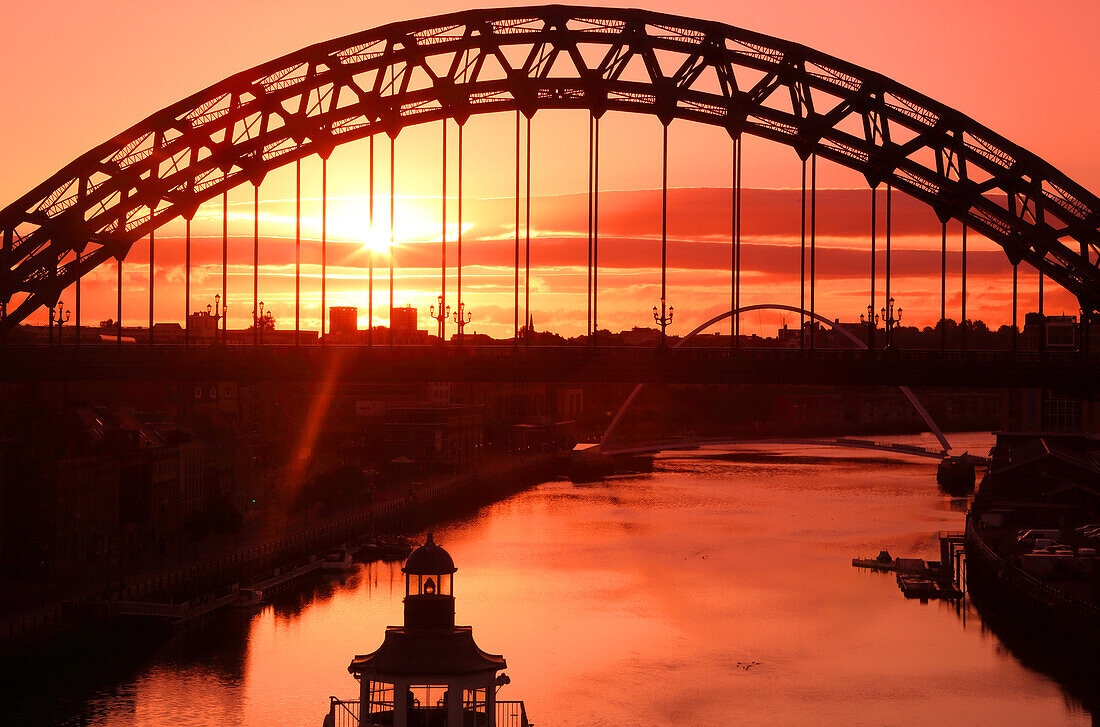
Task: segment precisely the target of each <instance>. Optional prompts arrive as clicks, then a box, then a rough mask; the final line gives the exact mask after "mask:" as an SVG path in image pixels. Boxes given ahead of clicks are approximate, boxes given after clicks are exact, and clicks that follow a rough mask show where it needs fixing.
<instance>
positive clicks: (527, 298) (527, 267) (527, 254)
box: [523, 116, 532, 346]
mask: <svg viewBox="0 0 1100 727" xmlns="http://www.w3.org/2000/svg"><path fill="white" fill-rule="evenodd" d="M524 172H525V174H526V177H527V191H526V194H525V195H524V202H525V204H526V212H525V214H524V218H523V219H524V222H523V232H524V238H525V239H526V242H525V243H524V252H523V317H524V321H525V322H524V324H523V330H524V334H523V343H524V345H526V346H530V345H531V327H532V325H531V324H532V317H531V117H530V116H528V117H527V165H526V169H525V170H524Z"/></svg>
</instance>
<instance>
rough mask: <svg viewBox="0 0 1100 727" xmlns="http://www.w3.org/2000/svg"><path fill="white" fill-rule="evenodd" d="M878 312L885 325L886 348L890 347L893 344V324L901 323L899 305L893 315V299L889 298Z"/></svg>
mask: <svg viewBox="0 0 1100 727" xmlns="http://www.w3.org/2000/svg"><path fill="white" fill-rule="evenodd" d="M879 313H880V314H881V315H882V322H883V323H884V324H885V325H886V348H891V347H893V345H894V326H896V325H897V324H899V323H901V307H900V306H899V307H898V313H897V315H896V316H895V315H894V299H893V298H890V300H888V301H886V305H885V306H883V307H882V308H881V309H880V310H879Z"/></svg>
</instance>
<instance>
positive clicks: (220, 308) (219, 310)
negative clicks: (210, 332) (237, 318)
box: [206, 293, 229, 343]
mask: <svg viewBox="0 0 1100 727" xmlns="http://www.w3.org/2000/svg"><path fill="white" fill-rule="evenodd" d="M221 302H222V296H221V293H217V294H215V295H214V308H213V310H212V311H211V309H210V304H209V303H207V304H206V315H208V316H210V317H211V318H213V319H214V343H217V342H218V327H219V326H218V323H219V322H220V321H221V320H222V319H223V318H225V316H226V314H227V313H228V312H229V304H228V303H226V304H225V305H222V304H221Z"/></svg>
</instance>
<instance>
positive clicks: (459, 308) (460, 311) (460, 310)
mask: <svg viewBox="0 0 1100 727" xmlns="http://www.w3.org/2000/svg"><path fill="white" fill-rule="evenodd" d="M463 126H464V123H462V122H459V124H458V266H457V280H455V286H456V288H457V296H458V297H457V298H456V299H455V301H456V312H457V317H456V318H455V323H456V325H457V326H458V345H459V346H461V345H462V334H463V332H464V331H465V329H466V323H467V319H465V318H463V316H464V315H465V312H466V309H465V307H464V306H463V305H462V130H463Z"/></svg>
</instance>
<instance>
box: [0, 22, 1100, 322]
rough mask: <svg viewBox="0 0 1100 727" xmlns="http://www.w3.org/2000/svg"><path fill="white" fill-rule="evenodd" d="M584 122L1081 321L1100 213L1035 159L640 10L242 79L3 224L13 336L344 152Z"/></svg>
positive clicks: (457, 37) (387, 41) (406, 37)
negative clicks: (970, 249) (698, 158)
mask: <svg viewBox="0 0 1100 727" xmlns="http://www.w3.org/2000/svg"><path fill="white" fill-rule="evenodd" d="M548 108H556V109H586V110H588V111H590V112H591V113H592V114H593V116H594V117H595V118H597V119H598V118H599V117H600V116H601V115H602V114H604V113H605V112H606V111H611V110H614V111H626V112H635V113H644V114H650V115H655V116H656V117H657V118H658V119H659V120H660V121H661V122H662V123H663V124H665V125H666V127H667V125H668V124H669V123H670V122H671V121H672V120H674V119H686V120H690V121H695V122H699V123H705V124H711V125H714V126H720V127H722V128H725V129H726V130H727V131H728V132H729V134H730V135H731V137H732V138H733V139H734V140H739V139H740V138H741V137H742V135H745V134H748V135H751V136H756V137H761V138H764V139H768V140H773V141H776V142H779V143H782V144H786V145H789V146H791V147H793V148H794V149H795V151H796V152H797V153H798V155H799V156H800V157H801V158H802V159H803V160H804V161H805V160H806V159H807V158H808V157H810V156H811V155H816V156H820V157H821V158H823V159H828V160H831V161H834V162H836V163H838V164H841V165H843V166H845V167H849V168H851V169H854V170H857V171H858V172H861V173H862V174H863V175H864V176H865V177H866V179H867V180H868V182H869V184H870V185H871V187H872V188H876V187H877V186H879V185H881V184H887V185H890V187H892V188H896V189H898V190H901V191H903V192H905V193H907V194H909V195H911V196H913V197H915V198H917V199H919V200H921V201H923V202H925V203H927V204H928V205H930V206H932V207H933V208H934V210H935V211H936V213H937V214H938V216H939V218H940V220H941V222H943V223H944V224H945V225H946V222H947V221H948V220H951V219H954V220H958V221H960V222H962V223H963V224H964V225H965V227H964V230H965V229H967V228H970V229H973V230H975V231H977V232H979V233H981V234H983V235H985V236H986V237H988V238H990V239H992V240H993V241H995V242H996V243H998V244H999V245H1000V246H1001V247H1002V248H1003V249H1004V251H1005V253H1006V255H1007V256H1008V259H1009V260H1010V261H1011V263H1012V264H1013V265H1017V264H1019V263H1021V262H1023V263H1026V264H1028V265H1030V266H1032V267H1034V268H1036V269H1038V270H1039V271H1040V272H1041V273H1042V275H1044V276H1046V277H1049V278H1050V279H1052V280H1053V281H1055V282H1056V283H1057V284H1058V285H1060V286H1062V287H1063V288H1065V289H1066V290H1068V291H1069V292H1071V293H1072V294H1073V295H1074V296H1075V297H1076V298H1077V300H1078V301H1079V302H1080V305H1081V308H1082V310H1083V311H1084V312H1085V313H1088V314H1091V313H1092V312H1094V311H1096V310H1098V306H1100V269H1098V265H1100V229H1098V228H1100V200H1098V199H1097V197H1096V196H1095V195H1093V194H1092V193H1090V192H1089V191H1088V190H1086V189H1084V188H1083V187H1082V186H1081V185H1079V184H1077V183H1075V182H1074V181H1073V180H1071V179H1069V178H1068V177H1067V176H1066V175H1064V174H1063V173H1061V172H1059V171H1058V170H1057V169H1055V168H1053V167H1052V166H1051V165H1049V164H1048V163H1046V162H1044V161H1043V160H1042V159H1040V158H1038V157H1037V156H1035V155H1034V154H1032V153H1030V152H1028V151H1027V150H1026V149H1023V148H1022V147H1020V146H1018V145H1016V144H1013V143H1012V142H1010V141H1008V140H1007V139H1004V138H1003V137H1001V136H999V135H997V134H996V133H994V132H992V131H991V130H989V129H987V128H985V127H984V126H982V125H981V124H979V123H977V122H975V121H974V120H972V119H970V118H968V117H967V116H965V115H964V114H962V113H959V112H958V111H955V110H954V109H951V108H948V107H947V106H944V105H943V104H940V103H938V102H936V101H934V100H932V99H931V98H928V97H927V96H924V95H922V94H920V93H917V92H915V91H913V90H911V89H909V88H906V87H905V86H903V85H901V84H899V83H896V82H894V81H892V80H890V79H888V78H885V77H883V76H882V75H880V74H878V73H875V72H872V71H869V70H866V69H864V68H860V67H858V66H855V65H853V64H851V63H847V62H845V61H842V60H840V59H838V58H834V57H831V56H829V55H826V54H824V53H820V52H818V51H815V50H813V49H810V48H807V47H805V46H802V45H799V44H796V43H791V42H787V41H784V40H779V39H776V38H772V37H768V36H765V35H761V34H758V33H753V32H751V31H747V30H742V29H740V28H735V27H731V26H728V25H724V24H721V23H716V22H709V21H704V20H696V19H690V18H684V17H677V16H673V15H666V14H661V13H654V12H648V11H642V10H628V9H614V8H588V7H569V6H560V5H549V6H542V7H525V8H501V9H485V10H471V11H466V12H459V13H453V14H448V15H441V16H437V17H433V18H426V19H419V20H412V21H407V22H399V23H394V24H390V25H386V26H383V27H379V28H375V29H371V30H366V31H363V32H360V33H355V34H352V35H348V36H345V37H343V38H339V39H335V40H331V41H327V42H324V43H319V44H316V45H312V46H309V47H307V48H303V49H301V50H299V51H296V52H294V53H291V54H289V55H286V56H283V57H282V58H278V59H275V60H272V61H270V62H268V63H264V64H262V65H259V66H256V67H255V68H252V69H249V70H247V71H243V72H241V73H237V74H235V75H233V76H231V77H229V78H227V79H225V80H223V81H221V82H220V83H217V84H215V85H213V86H210V87H209V88H207V89H204V90H202V91H200V92H198V93H196V94H193V95H191V96H189V97H187V98H185V99H183V100H181V101H179V102H178V103H176V104H173V105H171V106H169V107H168V108H165V109H163V110H161V111H159V112H157V113H155V114H153V115H151V116H150V117H148V118H146V119H145V120H143V121H141V122H140V123H138V124H136V125H135V126H133V127H131V128H130V129H128V130H126V131H124V132H122V133H121V134H119V135H118V136H116V137H115V138H113V139H110V140H109V141H106V142H104V143H103V144H101V145H99V146H98V147H96V148H94V149H92V150H91V151H89V152H87V153H86V154H84V155H83V156H81V157H79V158H78V159H75V160H74V161H73V162H71V163H70V164H68V165H66V166H65V167H64V168H63V169H61V170H60V171H58V172H57V173H56V174H54V175H53V176H52V177H50V178H49V179H47V180H46V181H44V182H42V183H41V184H39V185H37V186H36V187H34V188H33V189H31V190H30V191H28V192H27V193H26V194H24V195H23V196H22V197H20V198H19V199H18V200H16V201H15V202H13V203H12V204H11V205H9V206H8V207H6V208H5V209H3V210H2V211H0V234H2V250H0V256H2V260H3V265H2V266H0V304H2V309H3V311H2V312H3V319H2V320H0V333H2V332H4V331H7V330H8V329H10V328H12V327H13V326H15V325H16V324H18V323H19V322H20V321H22V320H24V319H25V318H26V317H27V316H28V315H29V314H31V313H32V312H33V311H35V310H36V309H38V308H39V307H41V306H53V305H55V304H56V303H57V301H58V298H59V296H60V295H61V293H62V291H63V290H64V289H65V288H67V287H68V286H70V285H72V284H73V283H75V282H78V281H79V279H80V278H81V276H83V275H84V274H86V273H88V272H89V271H91V270H93V269H94V268H96V267H97V266H99V265H101V264H103V263H105V262H107V261H109V260H112V259H117V260H121V259H123V258H124V257H125V255H126V253H127V251H128V250H129V248H130V247H131V246H132V245H133V244H134V242H135V241H137V240H138V239H140V238H142V237H144V236H145V235H147V234H150V233H152V232H153V231H154V230H156V229H157V228H159V227H160V226H162V225H164V224H165V223H166V222H168V221H170V220H172V219H174V218H177V217H183V218H185V219H190V218H191V217H192V216H193V215H194V214H195V212H196V210H197V208H198V207H199V205H200V204H202V203H203V202H204V201H206V200H209V199H212V198H214V197H216V196H217V195H219V194H221V193H223V192H224V191H225V190H228V189H230V188H232V187H235V186H237V185H240V184H253V185H259V184H260V182H261V181H262V180H263V178H264V176H265V175H266V174H267V173H268V172H270V171H271V170H273V169H275V168H278V167H281V166H283V165H286V164H289V163H292V162H294V161H296V160H300V159H302V158H303V157H306V156H309V155H313V154H318V155H320V156H321V157H322V158H327V156H328V155H329V154H330V153H331V152H332V150H333V149H334V147H335V146H337V145H340V144H344V143H347V142H351V141H354V140H357V139H361V138H365V137H368V136H373V135H375V134H378V133H380V132H381V133H385V134H387V135H389V136H390V137H391V138H393V137H396V135H397V134H398V133H399V132H400V131H401V129H402V128H404V127H406V126H410V125H415V124H422V123H426V122H430V121H433V120H441V119H443V120H446V119H454V120H455V121H457V122H458V123H459V124H462V123H464V122H465V121H466V120H467V119H468V118H469V117H470V116H471V115H473V114H480V113H489V112H498V111H508V110H514V111H517V112H520V113H522V114H524V115H526V116H527V117H528V118H530V117H531V116H532V115H533V114H535V112H536V111H537V110H539V109H548Z"/></svg>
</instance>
